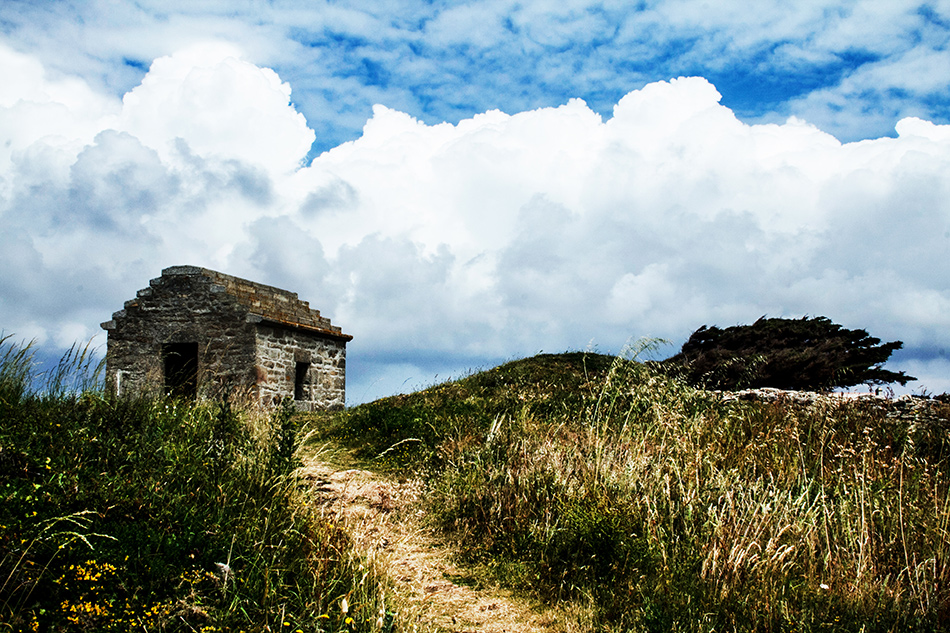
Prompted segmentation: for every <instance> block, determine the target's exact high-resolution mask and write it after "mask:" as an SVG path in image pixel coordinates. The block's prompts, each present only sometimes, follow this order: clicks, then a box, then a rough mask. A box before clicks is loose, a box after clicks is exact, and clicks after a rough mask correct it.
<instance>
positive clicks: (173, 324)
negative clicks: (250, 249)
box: [102, 266, 353, 410]
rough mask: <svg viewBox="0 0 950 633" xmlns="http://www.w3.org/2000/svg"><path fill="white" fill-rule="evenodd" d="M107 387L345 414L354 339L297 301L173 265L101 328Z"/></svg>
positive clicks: (234, 279) (288, 294)
mask: <svg viewBox="0 0 950 633" xmlns="http://www.w3.org/2000/svg"><path fill="white" fill-rule="evenodd" d="M102 329H104V330H106V332H108V344H107V351H106V386H107V388H109V389H111V390H113V391H114V392H115V393H117V394H119V395H122V394H144V393H156V392H162V391H164V392H165V393H171V394H174V395H181V396H185V397H195V396H197V395H199V394H200V395H208V396H216V395H220V394H223V393H234V392H238V393H240V394H246V395H249V396H250V397H251V398H253V399H255V400H257V401H258V402H260V403H261V404H263V405H265V406H269V405H273V404H277V403H279V402H280V401H281V400H282V399H284V398H292V399H293V400H294V401H295V403H296V405H297V408H298V409H301V410H314V409H338V408H342V407H343V405H344V402H345V397H346V343H347V341H349V340H351V339H352V338H353V337H352V336H349V335H348V334H343V333H342V332H341V331H340V328H339V327H336V326H333V325H331V324H330V320H329V319H327V318H324V317H322V316H320V312H319V311H318V310H312V309H310V305H309V304H308V303H307V302H306V301H301V300H299V299H298V298H297V294H296V293H293V292H288V291H286V290H281V289H279V288H274V287H273V286H265V285H264V284H259V283H255V282H252V281H247V280H246V279H239V278H238V277H232V276H231V275H225V274H223V273H219V272H215V271H213V270H208V269H206V268H199V267H197V266H173V267H171V268H166V269H165V270H163V271H162V276H161V277H159V278H157V279H152V280H151V281H150V282H149V286H148V288H144V289H142V290H139V291H138V293H136V297H135V298H134V299H132V300H130V301H126V302H125V308H124V309H122V310H119V311H118V312H116V313H114V314H113V315H112V320H110V321H106V322H105V323H103V324H102Z"/></svg>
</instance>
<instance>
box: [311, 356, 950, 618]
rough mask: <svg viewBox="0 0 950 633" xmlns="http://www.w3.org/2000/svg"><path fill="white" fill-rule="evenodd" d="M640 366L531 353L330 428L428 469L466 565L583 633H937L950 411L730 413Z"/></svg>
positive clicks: (829, 404) (869, 408) (432, 497)
mask: <svg viewBox="0 0 950 633" xmlns="http://www.w3.org/2000/svg"><path fill="white" fill-rule="evenodd" d="M635 356H636V354H635V353H634V354H628V355H626V357H622V358H618V359H609V358H607V357H602V356H597V355H583V354H567V355H559V356H550V355H543V356H538V357H535V358H531V359H526V360H524V361H517V362H514V363H509V364H507V365H504V366H501V367H498V368H495V369H492V370H490V371H487V372H483V373H480V374H475V375H473V376H470V377H468V378H465V379H462V380H458V381H455V382H451V383H446V384H442V385H437V386H434V387H432V388H429V389H426V390H424V391H421V392H419V393H415V394H412V395H408V396H398V397H395V398H389V399H386V400H381V401H378V402H374V403H370V404H367V405H363V406H361V407H357V408H355V409H353V410H350V411H348V412H344V413H342V414H340V415H339V416H338V417H337V418H336V420H335V422H334V424H333V425H332V426H331V427H330V428H329V430H328V431H327V433H328V434H329V435H330V436H334V437H337V438H340V439H341V440H342V441H345V442H348V443H349V444H350V445H351V446H352V447H354V449H356V450H359V451H361V452H362V453H363V455H364V456H365V457H366V458H368V459H374V460H375V463H377V464H383V463H385V465H386V467H387V468H390V469H396V470H402V471H403V472H406V473H416V474H420V475H421V476H423V477H424V478H425V479H426V482H427V494H426V498H427V503H428V509H429V513H430V516H431V517H432V519H433V521H434V522H435V524H436V525H437V526H438V527H439V528H441V529H442V530H444V531H445V532H446V533H447V534H448V535H450V536H451V537H452V538H454V539H455V540H456V541H457V542H458V544H459V551H461V552H465V557H466V559H467V560H468V562H469V563H472V564H476V565H479V566H480V568H481V569H482V570H483V572H484V573H486V574H491V575H493V576H494V577H495V578H496V579H498V580H500V581H501V582H504V583H507V584H510V585H513V586H515V587H517V588H519V589H521V590H523V591H528V592H531V593H532V594H534V595H535V596H536V597H538V598H539V599H541V600H544V601H546V602H548V603H550V604H562V605H563V604H574V605H578V608H579V609H581V611H578V612H583V613H586V615H585V616H584V618H581V620H583V621H579V624H578V625H577V628H579V629H581V630H605V631H711V630H715V631H724V630H728V631H855V632H858V631H862V632H872V631H898V630H900V631H938V630H944V628H943V627H944V626H945V623H946V622H947V621H948V618H950V562H948V561H950V539H948V536H947V529H948V525H950V478H948V457H950V445H948V442H950V434H948V431H950V407H947V406H946V405H943V404H941V403H939V402H934V403H932V407H933V408H932V410H931V414H930V415H929V416H927V417H920V416H916V417H915V416H914V415H909V414H908V416H909V417H908V416H900V415H894V414H893V412H890V413H889V410H888V409H887V408H882V407H879V406H877V405H875V404H874V403H872V402H868V401H846V400H843V399H832V398H825V399H818V400H816V401H814V402H812V403H810V404H801V403H796V402H794V401H792V400H790V399H788V400H779V401H777V402H774V403H756V402H747V401H732V402H724V401H723V400H722V399H720V398H717V397H715V396H714V395H712V394H710V393H709V392H704V391H700V390H695V389H693V388H691V387H688V386H686V385H685V384H683V383H681V382H679V381H677V380H674V379H671V378H669V377H667V376H664V375H662V374H660V373H657V372H656V371H654V370H653V369H652V368H651V367H650V366H648V365H644V364H641V363H638V362H636V360H635ZM578 617H580V616H578ZM585 618H586V619H585Z"/></svg>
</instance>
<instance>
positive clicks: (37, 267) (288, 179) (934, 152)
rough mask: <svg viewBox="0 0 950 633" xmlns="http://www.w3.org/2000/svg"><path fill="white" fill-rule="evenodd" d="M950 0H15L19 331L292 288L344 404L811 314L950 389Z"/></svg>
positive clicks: (100, 337) (87, 333) (6, 71)
mask: <svg viewBox="0 0 950 633" xmlns="http://www.w3.org/2000/svg"><path fill="white" fill-rule="evenodd" d="M948 40H950V1H948V0H936V1H933V2H903V1H900V0H892V1H888V2H833V3H832V2H823V1H822V0H810V1H808V2H796V3H787V2H773V1H769V0H764V1H762V2H756V3H748V2H745V1H743V2H738V1H734V0H722V1H718V2H716V3H708V2H699V1H693V0H670V1H647V0H644V1H640V2H616V1H601V2H595V1H590V0H558V1H556V2H555V1H537V2H531V1H518V2H516V1H513V0H485V1H476V2H470V3H457V2H452V3H448V2H441V1H437V0H436V1H414V0H392V1H387V0H372V1H368V0H367V1H363V2H325V1H324V2H321V1H319V0H315V1H311V0H307V1H304V0H287V1H279V0H278V1H273V2H265V1H262V0H244V1H240V0H202V1H200V2H196V1H195V0H188V2H180V1H177V0H162V1H161V2H159V1H157V0H154V1H153V0H141V1H138V2H107V1H104V0H103V1H96V0H90V1H86V2H81V1H72V2H67V1H56V0H44V1H43V2H38V1H29V2H27V1H21V0H4V2H3V3H2V4H0V329H2V332H3V333H4V334H5V335H10V336H12V337H13V338H14V339H16V340H24V341H29V340H32V341H35V344H36V346H37V348H38V349H40V350H42V352H43V353H44V354H48V355H55V354H57V353H58V352H59V351H60V350H64V349H66V348H68V347H69V346H70V345H72V344H73V343H76V342H85V341H89V340H92V344H93V345H94V346H98V348H99V349H100V350H102V351H104V347H105V341H106V337H105V333H104V332H103V331H102V330H101V329H100V328H99V323H101V322H103V321H107V320H108V319H109V318H110V316H111V314H112V312H114V311H116V310H119V309H121V308H122V304H123V303H124V301H126V300H128V299H131V298H132V297H134V296H135V293H136V291H137V290H138V289H140V288H144V287H146V286H147V285H148V282H149V280H150V279H152V278H155V277H158V276H160V274H161V270H162V269H163V268H165V267H168V266H174V265H186V264H187V265H196V266H204V267H207V268H211V269H214V270H218V271H221V272H225V273H228V274H232V275H236V276H240V277H245V278H248V279H252V280H254V281H258V282H261V283H266V284H270V285H275V286H278V287H281V288H286V289H288V290H291V291H294V292H297V293H298V295H299V296H300V298H301V299H304V300H306V301H309V302H310V304H311V306H312V307H314V308H317V309H319V310H320V311H321V313H322V314H323V315H324V316H327V317H329V318H330V319H331V320H332V321H333V323H334V324H335V325H339V326H341V327H342V328H343V331H344V332H346V333H347V334H351V335H353V336H354V338H353V341H352V342H351V343H350V344H349V345H348V348H347V351H348V353H347V361H348V362H347V402H348V404H357V403H360V402H365V401H369V400H372V399H375V398H378V397H382V396H386V395H390V394H393V393H399V392H407V391H411V390H414V389H418V388H421V387H425V386H428V385H431V384H433V383H436V382H439V381H442V380H445V379H449V378H452V377H456V376H460V375H465V374H466V373H470V372H473V371H477V370H480V369H486V368H488V367H492V366H494V365H497V364H499V363H502V362H505V361H507V360H511V359H515V358H521V357H525V356H530V355H533V354H536V353H538V352H541V351H544V352H562V351H568V350H571V351H583V350H591V351H595V352H601V353H621V352H622V351H623V350H624V349H625V347H626V346H627V345H628V344H631V343H633V342H635V341H637V340H639V339H641V338H643V337H656V338H662V339H665V340H667V341H669V344H668V345H667V346H666V347H665V348H663V349H661V352H660V354H659V356H660V357H665V356H668V355H672V354H673V353H675V352H676V351H678V349H679V347H680V346H681V345H682V343H683V342H684V341H685V340H686V338H687V337H688V336H689V334H690V333H691V332H692V331H694V330H696V329H697V328H699V327H700V326H702V325H710V326H711V325H718V326H720V327H727V326H731V325H737V324H747V323H752V322H754V321H755V320H756V319H758V318H759V317H761V316H766V315H767V316H769V317H786V318H800V317H803V316H826V317H828V318H830V319H831V320H832V321H834V322H836V323H839V324H841V325H842V326H844V327H847V328H852V329H865V330H867V331H868V332H869V333H870V334H871V335H872V336H875V337H878V338H880V339H882V340H884V341H893V340H901V341H903V342H904V349H902V350H900V351H899V352H897V353H896V354H895V355H894V356H893V357H892V358H891V360H890V361H889V362H888V364H887V365H886V368H887V369H890V370H892V371H906V372H907V373H908V374H910V375H913V376H915V377H917V378H918V380H917V381H915V382H911V383H908V385H907V389H906V390H907V391H913V392H914V393H943V392H948V391H950V261H948V253H950V178H948V174H950V52H948Z"/></svg>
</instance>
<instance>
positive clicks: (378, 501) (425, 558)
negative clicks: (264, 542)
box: [302, 460, 562, 633]
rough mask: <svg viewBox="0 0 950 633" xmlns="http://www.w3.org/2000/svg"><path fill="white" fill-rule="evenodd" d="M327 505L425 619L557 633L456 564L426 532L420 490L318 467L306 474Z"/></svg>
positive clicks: (440, 624) (465, 632)
mask: <svg viewBox="0 0 950 633" xmlns="http://www.w3.org/2000/svg"><path fill="white" fill-rule="evenodd" d="M302 474H303V476H304V477H305V478H306V479H307V480H309V481H310V482H311V483H312V484H313V486H314V488H315V490H316V492H317V493H318V498H319V499H320V502H321V503H323V504H325V508H326V509H327V510H328V511H330V512H331V513H333V514H335V515H336V516H337V517H338V518H340V519H342V520H343V521H344V522H345V525H347V528H348V530H349V531H350V533H351V534H352V535H353V537H354V539H355V541H356V542H357V545H358V547H359V548H360V549H361V550H362V551H363V552H364V553H368V554H371V555H372V556H373V557H374V558H375V559H376V560H377V561H380V562H381V563H382V565H381V567H382V568H383V569H384V570H386V573H387V574H388V575H389V577H390V579H391V580H392V582H393V584H394V585H395V586H396V588H397V591H399V592H400V593H401V594H402V595H403V596H404V597H405V598H406V600H407V601H408V603H409V604H410V605H411V608H412V609H413V610H414V611H415V612H416V613H418V614H419V616H420V619H421V620H422V621H423V622H425V623H427V624H430V625H432V626H433V627H436V628H437V629H438V630H440V631H446V632H452V633H474V632H475V631H479V632H484V633H504V632H509V633H514V632H518V633H521V632H524V633H555V632H557V631H561V630H562V629H561V628H560V627H558V626H557V624H558V622H557V617H556V616H555V615H554V614H553V613H549V614H539V613H538V612H536V611H534V610H532V609H531V608H530V605H529V604H527V603H526V602H525V601H523V600H519V599H518V598H517V597H516V596H514V595H513V594H512V593H511V592H509V591H506V590H504V589H500V588H498V587H480V586H478V583H477V582H476V581H475V578H474V577H473V575H472V574H471V573H470V572H469V571H467V570H465V569H462V568H460V567H458V566H457V565H455V564H454V563H453V562H452V561H451V558H452V556H451V554H452V550H451V548H450V547H449V546H448V544H446V543H445V542H443V541H441V540H440V539H439V538H437V537H436V536H435V535H434V534H433V533H432V532H431V531H430V530H428V529H426V528H425V527H424V526H423V521H422V519H423V518H424V517H423V516H422V514H421V512H422V511H421V510H418V504H417V503H416V501H417V499H418V495H419V486H418V484H416V483H413V482H409V483H402V484H400V483H396V482H393V481H389V480H386V479H384V478H382V477H380V476H379V475H377V474H375V473H372V472H370V471H366V470H358V469H349V470H339V469H336V468H334V467H333V466H330V465H328V464H326V463H323V462H320V461H316V460H314V461H311V462H310V463H308V464H307V465H306V467H305V468H304V470H303V473H302Z"/></svg>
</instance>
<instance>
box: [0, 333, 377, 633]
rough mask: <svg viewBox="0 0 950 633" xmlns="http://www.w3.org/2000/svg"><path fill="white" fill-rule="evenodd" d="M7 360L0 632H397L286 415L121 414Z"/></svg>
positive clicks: (93, 393) (79, 362)
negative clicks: (326, 503)
mask: <svg viewBox="0 0 950 633" xmlns="http://www.w3.org/2000/svg"><path fill="white" fill-rule="evenodd" d="M0 344H2V349H0V631H4V630H9V631H21V630H26V631H28V630H35V631H53V630H55V631H128V630H147V631H196V630H201V631H240V630H245V631H267V630H269V631H297V630H301V631H334V632H336V631H356V630H392V629H393V614H392V613H389V612H387V611H386V608H385V591H384V590H383V589H382V588H381V585H380V582H381V580H380V579H377V578H376V576H375V575H374V572H372V570H371V569H369V568H366V567H364V562H365V561H363V560H362V559H361V558H360V557H359V556H358V555H357V554H356V553H355V551H354V549H353V547H352V543H351V542H350V539H349V537H348V536H347V534H346V532H345V531H344V530H343V528H342V527H340V526H338V525H336V524H334V523H332V522H329V521H328V520H326V519H325V518H324V517H322V516H321V515H320V513H319V511H318V509H316V508H315V507H313V506H310V505H308V504H306V503H305V502H306V498H305V497H304V496H303V494H304V493H303V491H301V490H299V489H298V486H297V485H296V483H295V479H294V478H293V477H292V476H291V473H292V471H293V469H294V468H295V467H296V466H297V461H296V459H295V456H294V449H295V446H296V443H297V437H298V435H299V434H301V433H304V432H305V429H301V428H298V426H299V423H300V419H299V418H297V417H294V416H292V415H291V414H290V412H289V411H288V410H279V411H276V412H274V413H273V414H272V415H269V416H262V415H259V414H255V413H254V411H253V409H250V408H242V407H237V406H232V405H231V404H230V403H228V402H205V403H198V404H195V403H189V402H183V401H178V400H164V399H157V400H156V399H140V400H135V399H116V398H112V397H109V396H106V395H104V394H103V393H102V391H101V390H99V389H96V388H93V387H90V385H94V384H95V383H96V381H95V379H94V378H90V377H89V376H86V377H85V378H84V377H82V376H79V377H78V378H77V377H76V376H71V377H70V376H69V374H70V368H72V369H77V370H79V371H80V373H82V372H85V371H87V370H88V369H89V367H88V363H86V364H84V363H85V357H84V358H83V359H78V358H77V355H76V354H75V353H74V352H71V355H70V357H67V358H66V359H65V361H64V364H62V365H61V366H60V367H59V368H57V369H56V370H54V372H53V373H52V374H48V375H35V373H34V370H33V364H32V360H31V354H30V350H29V347H28V346H27V347H22V346H20V347H18V346H15V345H11V344H10V343H9V340H8V339H4V340H3V341H2V342H0ZM80 355H81V354H80ZM67 385H69V388H66V386H67ZM77 385H79V387H77ZM344 599H346V601H347V609H346V610H345V611H344V610H343V609H342V608H341V606H342V601H343V600H344ZM381 616H382V621H381V624H382V627H378V626H377V621H378V620H379V618H380V617H381Z"/></svg>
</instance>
